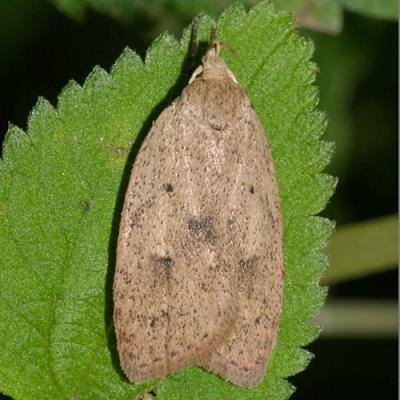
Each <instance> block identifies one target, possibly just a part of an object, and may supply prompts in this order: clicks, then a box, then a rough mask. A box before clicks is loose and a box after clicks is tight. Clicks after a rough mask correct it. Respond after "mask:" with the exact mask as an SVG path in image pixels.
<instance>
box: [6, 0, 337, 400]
mask: <svg viewBox="0 0 400 400" xmlns="http://www.w3.org/2000/svg"><path fill="white" fill-rule="evenodd" d="M199 21H200V26H199V34H198V36H199V40H200V42H201V43H203V44H204V43H206V42H207V41H208V40H209V36H210V31H211V27H212V26H213V24H214V23H213V21H212V20H211V19H210V18H209V17H206V16H203V17H202V18H201V19H200V20H199ZM218 35H219V39H221V40H224V41H226V42H227V43H229V44H230V45H231V46H232V47H233V48H234V49H235V50H236V54H230V53H224V54H223V57H224V58H225V60H226V62H227V63H228V65H229V67H230V68H231V69H232V71H233V72H234V74H235V75H236V77H237V79H238V80H239V82H240V83H241V85H242V86H243V87H244V88H245V90H246V91H247V93H248V95H249V97H250V99H251V101H252V103H253V105H254V107H255V109H256V111H257V113H258V115H259V117H260V119H261V121H262V123H263V125H264V127H265V130H266V134H267V136H268V140H269V143H270V146H271V149H272V155H273V158H274V163H275V168H276V172H277V178H278V184H279V190H280V196H281V203H282V204H281V206H282V215H283V223H284V258H285V292H284V304H283V312H282V318H281V321H280V327H279V335H278V339H277V345H276V347H275V349H274V351H273V354H272V359H271V363H270V365H269V367H268V371H267V374H266V377H265V380H264V382H263V383H262V384H261V385H260V386H258V387H257V388H254V389H244V388H239V387H236V386H234V385H232V384H230V383H228V382H225V381H223V380H222V379H220V378H219V377H217V376H215V375H213V374H211V373H208V372H206V371H204V370H202V369H200V368H196V367H193V368H190V369H187V370H184V371H181V372H179V373H177V374H174V375H171V376H170V377H167V378H164V379H161V380H158V381H156V380H155V381H151V382H147V383H146V384H142V385H134V384H131V383H129V382H128V381H127V379H126V378H125V377H124V375H123V373H122V371H121V369H120V367H119V360H118V354H117V352H116V349H115V337H114V331H113V329H114V328H113V324H112V300H111V298H112V280H113V272H114V264H115V245H116V237H117V232H118V223H119V216H120V212H121V207H122V202H123V197H124V191H125V188H126V186H127V181H128V177H129V172H130V169H131V164H132V161H133V159H134V156H135V154H136V151H137V149H138V146H139V143H140V140H141V139H142V138H143V135H144V134H146V132H147V131H148V129H149V127H150V126H151V122H152V121H153V120H154V119H155V118H156V117H157V116H158V114H159V113H160V112H161V110H162V109H163V108H165V107H166V106H167V105H168V104H170V102H171V101H172V100H173V99H174V98H175V97H176V96H177V95H178V94H179V93H180V91H181V90H182V88H183V87H184V85H186V84H187V81H188V77H189V71H188V67H187V66H188V58H187V54H188V48H189V37H190V32H189V29H188V30H186V31H185V33H184V35H183V39H182V41H181V42H180V43H178V42H177V41H176V40H175V39H174V38H172V37H171V36H169V35H163V36H161V37H160V38H159V39H157V40H156V41H155V42H154V43H153V44H152V46H151V48H150V49H149V51H148V53H147V56H146V60H145V62H144V63H143V62H142V60H141V59H140V57H139V56H138V55H137V54H136V53H134V52H132V51H131V50H129V49H127V50H125V51H124V53H123V54H122V55H121V57H120V58H119V59H118V60H117V62H116V63H115V65H114V66H113V68H112V71H111V73H107V72H105V71H104V70H102V69H100V68H98V67H96V68H95V69H94V71H93V72H92V73H91V74H90V76H89V77H88V78H87V80H86V82H85V84H84V85H83V87H81V86H79V85H78V84H76V83H75V82H71V83H70V84H68V85H67V87H66V88H65V89H64V90H63V91H62V93H61V95H60V97H59V100H58V105H57V108H54V107H52V106H51V105H50V104H49V103H48V102H47V101H45V100H43V99H40V100H39V101H38V104H37V105H36V106H35V108H34V109H33V111H32V113H31V115H30V118H29V123H28V130H27V133H25V132H23V131H21V130H20V129H18V128H16V127H13V126H12V127H10V129H9V131H8V133H7V137H6V140H5V143H4V150H3V159H2V160H1V161H0V236H1V238H2V240H0V254H1V257H0V284H1V285H0V287H1V291H0V301H1V302H2V307H1V308H0V318H1V321H2V325H1V329H0V342H1V343H2V346H0V390H1V391H3V392H4V393H7V394H8V395H10V396H13V397H14V398H15V399H16V400H23V399H32V398H40V399H52V400H56V399H66V398H79V399H94V398H95V399H100V400H101V399H110V398H112V399H126V400H128V399H132V398H134V397H135V396H136V395H138V394H139V393H142V392H144V391H146V390H147V389H149V388H152V390H154V391H155V392H156V393H157V398H159V399H172V398H175V399H176V398H184V399H197V400H200V399H204V400H206V399H207V400H210V399H232V398H235V399H265V398H269V399H286V398H288V397H289V396H290V394H291V393H292V391H293V387H292V386H291V385H290V384H289V383H288V382H286V381H285V379H284V378H286V377H288V376H290V375H293V374H295V373H297V372H299V371H301V370H302V369H304V368H305V367H306V365H307V364H308V362H309V360H310V357H311V356H310V354H309V353H308V352H307V351H305V350H303V349H302V348H301V347H303V346H305V345H307V344H308V343H310V342H311V341H313V340H314V339H315V338H316V337H317V335H318V332H319V329H318V327H317V326H315V325H314V324H313V323H311V322H310V321H309V320H310V318H311V317H312V316H314V315H315V314H316V313H317V312H318V310H319V309H320V307H321V305H322V303H323V302H324V299H325V295H326V291H325V290H324V289H322V288H320V287H318V280H319V278H320V277H321V275H322V274H323V272H324V270H325V269H326V264H327V262H326V257H324V256H323V255H322V254H321V249H322V248H323V247H324V246H325V245H326V243H327V240H328V237H329V235H330V233H331V232H332V224H331V223H330V222H329V221H327V220H326V219H323V218H320V217H314V216H313V215H314V214H316V213H318V212H320V211H321V210H322V209H323V207H324V206H325V204H326V202H327V200H328V199H329V197H330V196H331V195H332V192H333V190H334V186H335V179H333V178H332V177H330V176H327V175H325V174H322V173H321V171H322V170H323V169H324V167H325V166H326V164H327V163H328V161H329V158H330V156H331V154H332V146H331V145H330V144H328V143H326V142H323V141H321V140H320V136H321V135H322V133H323V131H324V129H325V124H326V121H325V117H324V115H323V114H321V113H320V112H319V111H317V110H315V107H316V105H317V103H318V92H317V90H316V88H315V87H314V86H313V82H314V80H315V73H316V70H317V67H316V66H315V64H313V63H312V62H310V58H311V56H312V53H313V45H312V43H311V42H310V41H307V40H305V39H303V38H302V37H300V36H299V35H298V33H297V32H296V31H295V29H294V26H293V22H292V19H291V17H290V15H288V14H285V13H280V14H275V13H274V11H273V9H272V7H271V5H270V3H268V2H262V3H261V4H259V5H258V6H257V7H255V8H254V9H252V10H251V11H250V13H248V14H247V13H246V12H245V10H244V8H242V7H241V6H240V5H236V6H233V7H232V8H230V9H228V10H227V11H226V12H225V13H224V14H223V15H222V16H221V18H220V19H219V21H218ZM201 48H202V50H203V51H204V46H202V47H201Z"/></svg>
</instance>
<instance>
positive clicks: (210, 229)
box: [187, 216, 217, 242]
mask: <svg viewBox="0 0 400 400" xmlns="http://www.w3.org/2000/svg"><path fill="white" fill-rule="evenodd" d="M187 228H188V231H189V235H190V236H191V237H192V238H193V239H195V240H199V241H202V242H213V241H214V240H215V239H216V237H217V235H216V232H215V227H214V222H213V218H212V217H209V216H207V217H200V218H195V217H194V218H190V219H189V221H188V222H187Z"/></svg>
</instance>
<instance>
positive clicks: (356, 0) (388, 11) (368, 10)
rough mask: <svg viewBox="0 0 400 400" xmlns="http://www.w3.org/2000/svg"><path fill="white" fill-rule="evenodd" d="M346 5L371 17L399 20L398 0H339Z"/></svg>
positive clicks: (349, 8)
mask: <svg viewBox="0 0 400 400" xmlns="http://www.w3.org/2000/svg"><path fill="white" fill-rule="evenodd" d="M339 1H340V2H341V3H342V4H343V6H344V7H346V8H347V9H348V10H351V11H353V12H357V13H359V14H364V15H367V16H369V17H375V18H383V19H389V20H397V19H398V15H399V2H398V1H397V0H382V1H377V0H339Z"/></svg>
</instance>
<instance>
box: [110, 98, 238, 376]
mask: <svg viewBox="0 0 400 400" xmlns="http://www.w3.org/2000/svg"><path fill="white" fill-rule="evenodd" d="M187 107H188V105H187V104H186V103H185V102H182V101H175V102H174V103H173V104H172V105H171V106H170V107H168V108H167V109H165V110H164V111H163V113H162V114H161V115H160V116H159V118H158V119H157V121H156V122H155V123H154V125H153V127H152V129H151V130H150V132H149V134H148V136H147V137H146V139H145V141H144V143H143V145H142V147H141V149H140V151H139V153H138V155H137V157H136V160H135V162H134V165H133V169H132V173H131V177H130V181H129V185H128V189H127V193H126V198H125V203H124V208H123V212H122V217H121V225H120V234H119V238H118V247H117V263H116V272H115V281H114V310H115V311H114V320H115V327H116V335H117V343H118V350H119V354H120V360H121V365H122V368H123V370H124V371H125V373H126V375H127V376H128V377H129V379H131V380H132V381H134V382H137V383H140V382H144V381H146V380H148V379H151V378H154V377H160V376H164V375H165V374H167V373H171V372H174V371H176V370H179V369H180V368H182V367H185V366H188V365H193V364H199V363H201V361H202V360H205V359H208V358H209V357H210V354H211V353H212V352H213V351H215V349H216V348H217V347H219V346H220V344H221V343H222V341H223V340H225V338H226V337H227V336H228V334H229V333H230V330H231V329H232V326H233V321H234V320H235V318H236V309H237V301H236V299H237V296H236V293H233V292H232V287H233V286H234V285H232V276H231V272H230V271H229V269H228V261H227V260H221V259H220V258H219V257H217V256H216V255H215V251H213V246H214V247H215V246H216V232H217V231H218V224H219V220H216V219H215V218H214V216H213V208H214V207H215V205H213V204H211V203H210V202H209V201H207V202H206V203H207V204H208V208H207V209H205V208H204V207H203V203H204V195H205V194H206V192H207V191H208V188H207V187H205V185H204V182H205V180H204V176H203V175H204V171H203V168H204V165H203V164H202V163H201V159H202V157H203V156H206V155H207V154H208V153H209V148H208V147H207V143H204V137H205V136H207V135H208V134H209V133H210V132H209V130H208V128H207V127H204V126H203V124H201V123H199V122H198V121H196V120H195V119H193V118H195V117H193V116H192V115H191V114H190V110H188V109H187ZM189 108H190V107H189ZM207 157H208V156H207ZM202 174H203V175H202ZM206 175H207V174H206Z"/></svg>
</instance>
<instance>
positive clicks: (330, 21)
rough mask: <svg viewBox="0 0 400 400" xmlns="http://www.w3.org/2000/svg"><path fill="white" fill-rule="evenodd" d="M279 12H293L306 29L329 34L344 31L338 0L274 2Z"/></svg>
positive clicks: (288, 0)
mask: <svg viewBox="0 0 400 400" xmlns="http://www.w3.org/2000/svg"><path fill="white" fill-rule="evenodd" d="M274 4H275V6H276V7H277V9H279V10H287V11H291V12H292V13H293V14H294V15H295V17H296V22H297V23H298V24H299V25H300V26H302V27H304V28H309V29H312V30H316V31H322V32H327V33H338V32H340V31H341V29H342V22H343V21H342V19H343V17H342V8H341V5H340V3H339V2H338V0H319V1H315V0H274Z"/></svg>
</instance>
